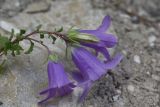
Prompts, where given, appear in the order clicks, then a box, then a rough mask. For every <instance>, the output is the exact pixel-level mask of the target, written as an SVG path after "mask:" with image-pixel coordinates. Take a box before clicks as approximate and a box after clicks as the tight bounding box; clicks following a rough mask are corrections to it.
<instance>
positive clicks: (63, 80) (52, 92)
mask: <svg viewBox="0 0 160 107" xmlns="http://www.w3.org/2000/svg"><path fill="white" fill-rule="evenodd" d="M48 79H49V81H48V82H49V86H48V88H47V89H45V90H43V91H42V92H40V95H43V94H47V98H45V99H44V100H42V101H40V102H39V104H42V103H45V102H46V101H47V100H49V99H50V98H53V97H55V96H64V95H67V94H69V93H71V92H72V91H73V88H74V87H75V85H74V84H73V83H72V82H70V81H69V79H68V77H67V74H66V73H65V71H64V68H63V66H62V65H61V64H60V63H57V62H53V61H49V62H48Z"/></svg>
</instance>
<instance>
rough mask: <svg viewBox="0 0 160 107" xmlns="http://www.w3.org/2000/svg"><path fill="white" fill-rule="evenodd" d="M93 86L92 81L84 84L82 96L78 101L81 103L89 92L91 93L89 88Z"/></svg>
mask: <svg viewBox="0 0 160 107" xmlns="http://www.w3.org/2000/svg"><path fill="white" fill-rule="evenodd" d="M91 86H92V83H91V81H87V82H86V83H85V84H84V85H83V87H82V88H83V93H82V95H81V96H80V98H79V100H78V102H79V103H80V102H82V101H83V100H84V99H85V97H86V96H87V95H88V93H89V90H90V89H91Z"/></svg>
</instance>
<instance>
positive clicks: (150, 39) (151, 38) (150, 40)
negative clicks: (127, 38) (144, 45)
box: [148, 35, 156, 47]
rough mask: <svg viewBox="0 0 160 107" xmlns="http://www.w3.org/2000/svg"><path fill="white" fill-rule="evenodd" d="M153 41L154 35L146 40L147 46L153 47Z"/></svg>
mask: <svg viewBox="0 0 160 107" xmlns="http://www.w3.org/2000/svg"><path fill="white" fill-rule="evenodd" d="M155 40H156V37H155V36H154V35H152V36H150V37H149V38H148V42H149V45H150V46H151V47H153V46H154V42H155Z"/></svg>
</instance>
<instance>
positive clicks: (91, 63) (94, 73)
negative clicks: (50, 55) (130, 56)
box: [72, 48, 122, 101]
mask: <svg viewBox="0 0 160 107" xmlns="http://www.w3.org/2000/svg"><path fill="white" fill-rule="evenodd" d="M121 59H122V56H121V55H118V56H116V57H114V59H113V60H111V61H109V62H107V63H103V62H101V61H100V60H99V59H98V58H97V57H95V56H94V55H93V54H92V53H90V52H89V51H87V50H86V49H84V48H75V49H74V50H73V51H72V60H73V62H74V63H75V65H76V67H77V68H78V69H79V70H80V71H78V72H74V73H73V77H74V79H76V80H77V81H78V82H79V85H80V86H81V87H82V88H83V89H84V91H83V93H82V95H81V97H80V99H79V101H82V100H83V99H84V97H85V96H86V95H87V94H88V91H89V89H90V88H91V85H92V82H93V81H95V80H97V79H99V78H100V77H101V76H102V75H104V74H106V72H107V70H108V69H112V68H114V67H115V66H116V65H117V64H119V62H120V61H121Z"/></svg>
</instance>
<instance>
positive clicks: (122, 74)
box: [0, 0, 160, 107]
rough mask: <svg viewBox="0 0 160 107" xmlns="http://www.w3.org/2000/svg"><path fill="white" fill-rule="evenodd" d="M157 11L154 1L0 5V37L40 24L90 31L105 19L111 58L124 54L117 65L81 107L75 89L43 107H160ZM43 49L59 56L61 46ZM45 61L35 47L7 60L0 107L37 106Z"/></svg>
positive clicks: (7, 1)
mask: <svg viewBox="0 0 160 107" xmlns="http://www.w3.org/2000/svg"><path fill="white" fill-rule="evenodd" d="M159 11H160V1H159V0H1V1H0V32H1V33H2V34H8V32H10V30H11V28H14V29H16V31H17V30H18V29H20V28H25V29H28V32H30V31H32V30H33V29H34V28H35V26H37V25H39V24H43V29H46V30H53V29H54V28H55V27H61V26H63V27H64V29H68V28H70V27H71V26H76V27H77V28H83V29H95V28H96V27H97V26H98V25H99V24H100V22H101V20H102V19H103V17H104V16H105V15H110V16H111V18H112V25H111V28H110V29H109V32H111V33H113V34H115V35H117V37H118V39H119V43H118V45H117V46H116V47H115V49H113V50H111V53H113V54H114V53H116V52H122V53H123V54H124V59H123V61H122V62H121V64H120V65H119V66H118V67H116V68H115V69H114V70H112V71H110V72H109V73H108V74H107V75H106V76H104V77H103V78H102V79H100V80H99V81H97V82H96V83H95V85H94V87H93V88H92V90H91V91H90V94H89V95H88V97H87V98H86V100H85V102H84V103H83V104H76V100H77V97H78V94H79V91H78V89H77V90H76V91H75V92H73V94H72V95H70V96H67V97H65V98H57V99H54V100H52V101H51V102H50V103H49V104H48V105H45V107H53V105H54V107H56V106H57V107H160V12H159ZM46 43H48V42H47V41H46ZM22 45H24V46H27V45H28V44H27V43H25V42H24V43H22ZM48 46H49V47H50V48H51V49H52V50H54V51H55V52H56V53H59V54H60V55H61V56H64V47H65V46H64V45H63V43H62V41H60V40H58V41H57V43H56V44H55V45H54V47H53V46H52V45H51V44H48ZM39 53H41V54H39ZM45 57H46V53H45V49H43V48H42V47H40V46H38V45H37V47H36V49H35V50H34V52H33V53H32V55H22V56H19V57H16V58H13V57H10V56H8V65H7V67H6V72H5V73H4V75H2V76H1V77H0V83H1V84H0V107H37V102H38V101H39V100H40V99H42V98H41V97H40V96H39V95H38V92H39V91H40V90H41V89H43V88H44V87H46V85H47V74H46V65H43V60H44V59H45ZM66 63H67V64H68V63H69V62H66ZM69 65H70V64H68V66H66V68H68V69H70V67H69Z"/></svg>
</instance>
